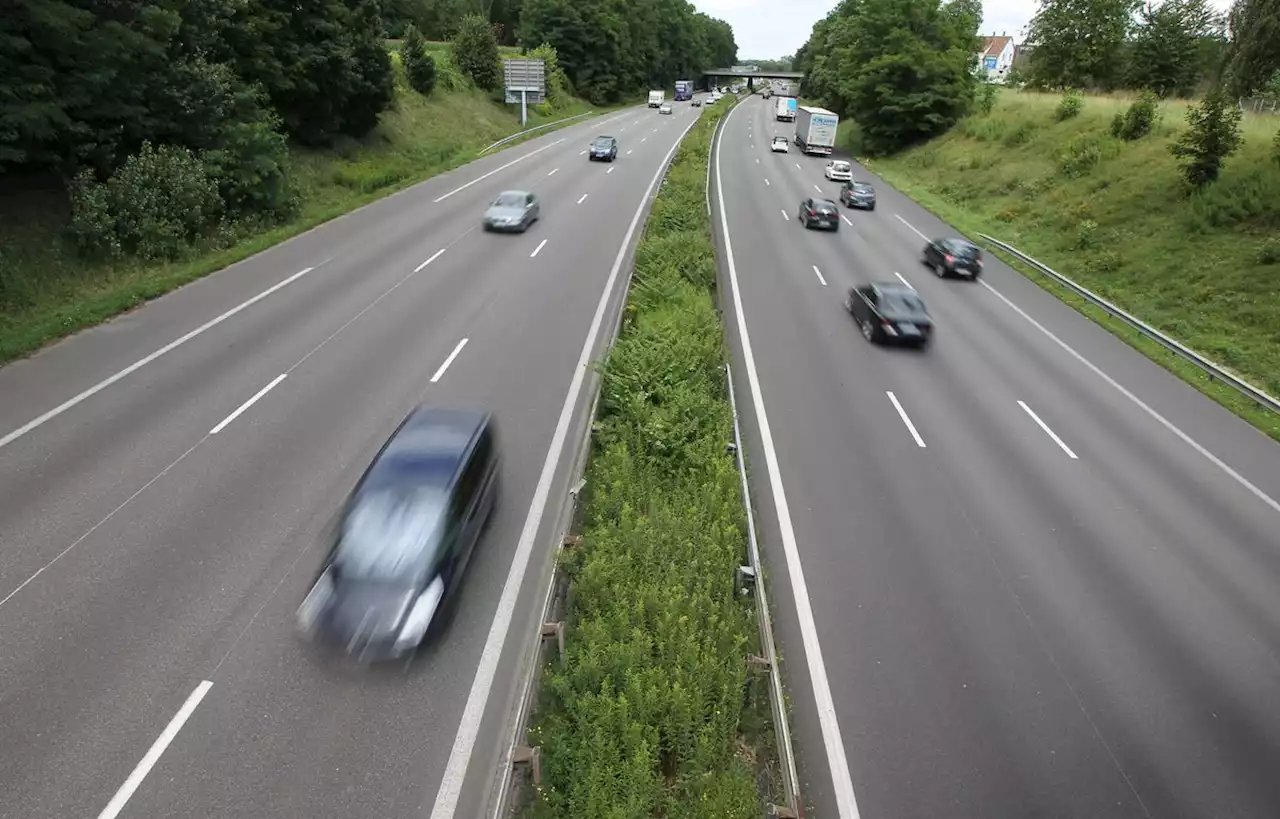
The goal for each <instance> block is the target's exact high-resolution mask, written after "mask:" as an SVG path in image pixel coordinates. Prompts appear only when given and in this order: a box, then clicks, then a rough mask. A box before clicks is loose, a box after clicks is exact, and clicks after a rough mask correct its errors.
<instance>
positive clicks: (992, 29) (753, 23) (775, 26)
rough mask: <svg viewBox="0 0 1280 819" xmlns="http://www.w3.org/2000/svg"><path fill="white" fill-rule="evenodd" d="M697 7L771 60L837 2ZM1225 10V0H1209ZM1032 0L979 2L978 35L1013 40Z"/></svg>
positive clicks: (742, 54)
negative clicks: (722, 21)
mask: <svg viewBox="0 0 1280 819" xmlns="http://www.w3.org/2000/svg"><path fill="white" fill-rule="evenodd" d="M692 2H693V5H694V6H695V7H696V8H697V9H698V11H701V12H705V13H707V14H709V15H711V16H712V17H718V18H720V19H721V20H724V21H725V22H727V23H728V24H729V25H731V26H733V36H734V39H735V40H736V41H737V43H738V59H740V60H771V59H777V58H778V57H783V56H786V55H788V54H794V53H795V51H796V49H798V48H800V46H802V45H804V44H805V41H807V40H808V39H809V33H810V32H811V31H812V30H813V24H814V23H816V22H818V21H819V20H821V19H822V18H823V17H826V16H827V13H828V12H829V11H831V9H833V8H835V7H836V4H837V2H838V0H692ZM1211 5H1213V6H1216V7H1218V8H1219V9H1222V10H1225V9H1226V8H1228V7H1229V6H1230V0H1212V3H1211ZM1038 6H1039V3H1038V2H1037V0H984V2H983V12H984V14H983V20H982V27H981V28H980V29H979V32H978V33H979V34H983V35H991V34H996V35H999V34H1007V35H1008V36H1010V37H1013V38H1014V39H1015V40H1016V41H1017V42H1021V41H1022V32H1023V31H1024V30H1025V29H1026V26H1027V23H1029V22H1031V18H1032V17H1033V16H1035V13H1036V9H1037V8H1038Z"/></svg>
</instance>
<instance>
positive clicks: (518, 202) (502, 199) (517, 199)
mask: <svg viewBox="0 0 1280 819" xmlns="http://www.w3.org/2000/svg"><path fill="white" fill-rule="evenodd" d="M578 144H579V145H581V144H582V143H581V142H579V143H578ZM493 204H494V206H495V207H499V208H518V207H521V206H523V205H524V194H521V193H504V194H502V195H501V196H499V197H498V198H497V199H495V200H493Z"/></svg>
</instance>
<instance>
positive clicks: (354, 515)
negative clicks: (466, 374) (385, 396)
mask: <svg viewBox="0 0 1280 819" xmlns="http://www.w3.org/2000/svg"><path fill="white" fill-rule="evenodd" d="M497 494H498V450H497V432H496V427H495V424H494V420H493V417H492V416H491V415H490V414H489V413H486V412H473V411H467V410H450V409H429V408H422V407H419V408H418V409H415V410H414V411H413V412H412V413H410V414H409V417H407V418H406V419H405V420H404V421H403V422H402V423H401V424H400V426H399V427H398V428H397V429H396V431H395V432H393V433H392V434H391V437H390V438H389V439H388V440H387V442H386V443H385V444H383V446H382V449H381V450H379V452H378V454H377V455H376V456H374V459H373V463H372V464H370V465H369V468H368V469H367V470H365V473H364V475H363V476H362V477H361V478H360V481H359V483H358V484H357V485H356V487H355V489H354V490H353V491H352V493H351V496H350V497H349V498H348V499H347V501H346V503H345V504H344V505H343V508H342V510H341V511H340V512H339V515H338V521H337V526H336V531H334V532H333V534H332V537H333V543H332V546H331V547H330V549H329V553H328V555H327V557H326V558H325V561H324V564H323V565H322V566H321V568H320V572H319V573H318V575H317V577H316V580H315V582H314V584H313V585H312V588H311V592H310V593H309V594H308V595H307V597H306V599H305V600H303V602H302V605H301V606H300V607H299V609H298V627H299V628H300V629H301V631H302V632H303V634H304V635H306V636H307V637H308V638H310V639H312V640H314V641H315V642H317V643H319V644H322V645H325V646H328V647H331V648H334V649H337V650H339V651H341V652H343V653H346V654H349V655H352V656H355V657H357V658H358V659H359V660H360V661H362V662H376V661H382V660H393V659H397V658H400V657H404V656H405V655H408V654H411V653H413V652H414V651H415V650H416V649H417V648H418V646H419V645H420V644H421V643H422V642H423V641H424V640H425V639H426V638H427V636H428V634H429V633H431V632H433V631H434V629H433V627H434V626H436V625H437V624H438V623H439V622H440V620H441V617H440V615H441V613H442V611H443V610H444V609H445V606H446V604H447V603H449V602H451V601H452V599H453V595H454V593H455V592H456V591H457V588H458V584H459V581H460V580H461V578H462V576H463V573H464V571H465V569H466V567H467V563H468V561H469V560H470V559H471V555H472V553H473V552H474V550H475V546H476V542H477V541H478V540H479V538H480V533H481V531H482V530H483V529H484V526H485V523H486V522H487V521H488V520H489V517H490V516H491V515H492V513H493V509H494V506H495V503H496V499H497Z"/></svg>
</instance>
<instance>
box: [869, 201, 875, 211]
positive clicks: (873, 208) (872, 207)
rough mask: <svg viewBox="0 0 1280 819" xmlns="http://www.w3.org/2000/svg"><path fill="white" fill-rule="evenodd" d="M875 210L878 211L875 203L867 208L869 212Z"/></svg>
mask: <svg viewBox="0 0 1280 819" xmlns="http://www.w3.org/2000/svg"><path fill="white" fill-rule="evenodd" d="M875 209H876V206H875V203H874V202H873V203H872V204H871V207H869V208H867V210H875Z"/></svg>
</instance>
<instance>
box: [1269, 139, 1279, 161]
mask: <svg viewBox="0 0 1280 819" xmlns="http://www.w3.org/2000/svg"><path fill="white" fill-rule="evenodd" d="M1271 158H1272V159H1274V160H1275V162H1276V164H1277V165H1280V131H1276V136H1275V139H1273V140H1271Z"/></svg>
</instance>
